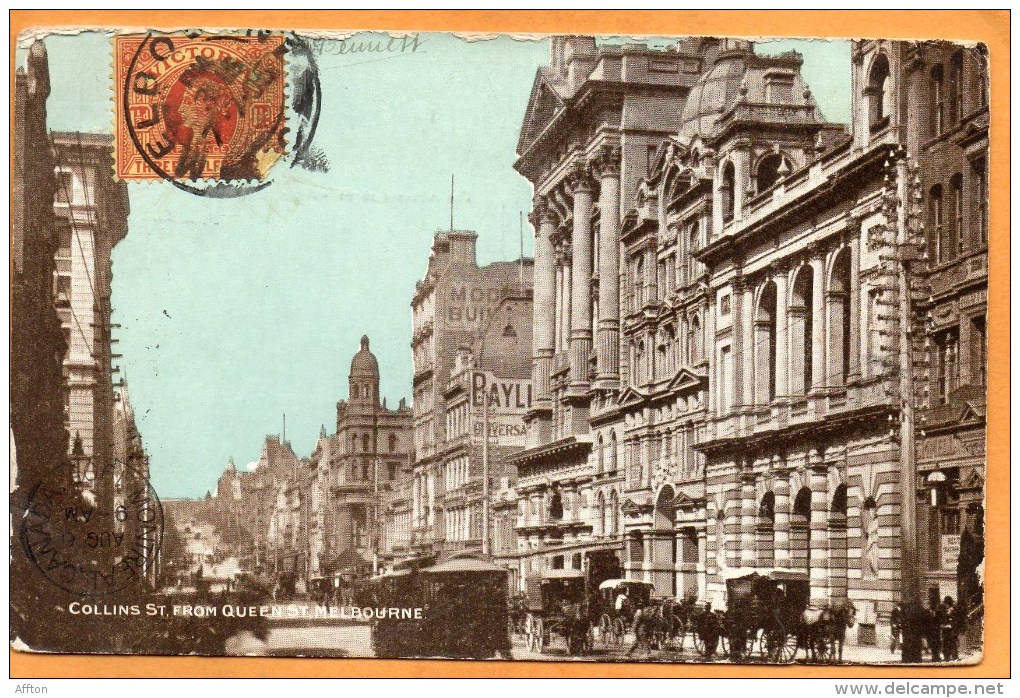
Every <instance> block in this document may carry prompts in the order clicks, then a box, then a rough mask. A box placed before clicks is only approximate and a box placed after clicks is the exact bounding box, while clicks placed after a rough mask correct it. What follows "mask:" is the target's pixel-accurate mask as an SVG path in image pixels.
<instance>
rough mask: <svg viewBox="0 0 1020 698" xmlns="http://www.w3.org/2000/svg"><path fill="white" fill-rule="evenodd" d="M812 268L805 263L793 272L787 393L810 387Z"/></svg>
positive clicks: (806, 389) (812, 304)
mask: <svg viewBox="0 0 1020 698" xmlns="http://www.w3.org/2000/svg"><path fill="white" fill-rule="evenodd" d="M813 295H814V270H813V269H812V268H811V265H810V264H805V265H804V266H802V267H801V268H800V270H799V271H798V272H797V276H796V278H795V279H794V282H793V294H792V297H791V299H790V311H789V313H790V317H789V321H788V323H787V326H788V327H789V332H790V394H792V395H805V394H806V393H807V392H808V390H810V389H811V387H812V386H811V362H812V360H813V359H814V356H813V352H812V349H811V333H812V331H813V330H814V298H813Z"/></svg>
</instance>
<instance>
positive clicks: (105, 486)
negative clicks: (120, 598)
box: [20, 466, 164, 597]
mask: <svg viewBox="0 0 1020 698" xmlns="http://www.w3.org/2000/svg"><path fill="white" fill-rule="evenodd" d="M90 475H93V477H91V478H90V479H88V480H86V481H84V482H83V481H81V480H80V479H76V478H75V477H73V476H72V473H71V472H70V469H69V468H68V467H67V466H60V467H57V468H54V469H53V470H51V471H50V472H49V473H47V475H46V476H45V477H44V478H43V480H42V481H41V482H40V483H39V484H38V485H37V486H36V487H35V488H34V489H33V490H32V492H31V494H30V495H29V498H28V500H27V503H26V507H25V510H24V514H23V518H22V521H21V531H20V533H21V543H22V546H23V547H24V549H25V552H26V553H27V554H28V557H29V559H30V560H31V561H32V563H33V564H34V565H35V567H36V568H37V569H38V570H39V571H40V572H41V573H42V575H43V576H44V577H45V578H46V579H47V580H48V581H50V582H51V583H52V584H54V585H55V586H57V587H59V588H61V589H63V590H64V591H67V592H70V593H72V594H75V595H79V596H82V597H100V596H106V595H109V594H113V593H115V592H119V591H122V590H126V589H129V588H131V587H132V586H134V585H137V584H140V583H141V582H142V581H143V580H144V579H145V575H146V572H147V571H148V570H150V569H151V568H152V566H153V565H155V564H156V560H157V557H158V554H159V548H160V544H161V543H162V535H163V521H164V519H163V507H162V504H161V503H160V501H159V497H158V496H157V495H156V492H155V491H154V490H153V488H152V486H151V485H150V484H149V482H148V480H147V479H146V478H145V477H144V476H143V474H142V473H140V472H138V471H137V470H136V469H134V468H131V467H129V466H119V467H118V466H111V467H110V468H109V469H108V470H106V471H99V472H95V473H94V474H92V473H90Z"/></svg>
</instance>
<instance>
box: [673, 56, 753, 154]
mask: <svg viewBox="0 0 1020 698" xmlns="http://www.w3.org/2000/svg"><path fill="white" fill-rule="evenodd" d="M725 44H726V45H724V46H722V47H721V50H720V53H719V56H718V57H717V58H716V61H715V64H714V65H713V66H712V67H711V69H709V70H708V72H706V73H702V75H701V78H699V79H698V81H697V82H696V83H694V87H692V88H691V91H690V93H688V95H687V101H686V102H684V109H683V112H681V115H680V134H679V135H680V140H681V141H682V142H684V143H688V144H689V143H690V142H691V140H692V139H693V138H694V137H695V136H697V135H699V134H700V135H703V136H705V135H710V134H711V133H712V131H713V130H714V128H715V125H716V122H717V121H718V120H719V117H720V116H721V115H722V114H723V112H725V111H726V109H728V108H729V107H730V106H731V105H732V104H733V103H734V102H735V101H736V100H737V95H738V94H739V92H740V85H741V83H742V82H743V80H744V75H745V74H746V73H747V61H748V59H749V58H750V57H751V56H753V55H754V53H753V49H752V45H751V43H750V42H747V41H734V42H733V43H732V44H731V43H730V41H726V42H725Z"/></svg>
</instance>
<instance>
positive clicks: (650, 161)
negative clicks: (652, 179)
mask: <svg viewBox="0 0 1020 698" xmlns="http://www.w3.org/2000/svg"><path fill="white" fill-rule="evenodd" d="M658 149H659V147H658V146H657V145H652V144H649V145H648V150H647V151H646V153H647V154H646V156H645V174H651V173H652V167H654V166H655V151H657V150H658Z"/></svg>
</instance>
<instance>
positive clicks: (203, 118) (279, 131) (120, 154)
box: [114, 32, 287, 182]
mask: <svg viewBox="0 0 1020 698" xmlns="http://www.w3.org/2000/svg"><path fill="white" fill-rule="evenodd" d="M286 51H287V49H286V46H285V41H284V37H283V36H281V35H279V34H272V33H265V32H258V33H250V34H203V33H197V32H193V33H175V34H151V33H150V34H146V35H120V36H116V37H115V38H114V71H115V83H114V90H115V92H116V96H115V99H116V105H115V106H116V116H115V122H116V125H115V128H116V133H115V148H116V152H115V157H116V171H115V173H116V176H117V177H118V178H119V179H124V180H153V179H166V180H171V181H177V182H194V181H199V180H212V181H232V180H255V181H259V180H262V179H264V178H265V177H266V176H267V174H268V171H269V169H270V168H271V167H272V166H273V164H275V163H276V162H277V161H278V160H280V158H282V157H283V155H284V154H285V152H286V148H285V141H284V133H285V131H286V129H285V127H284V105H285V84H286V76H285V70H284V54H285V53H286Z"/></svg>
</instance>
